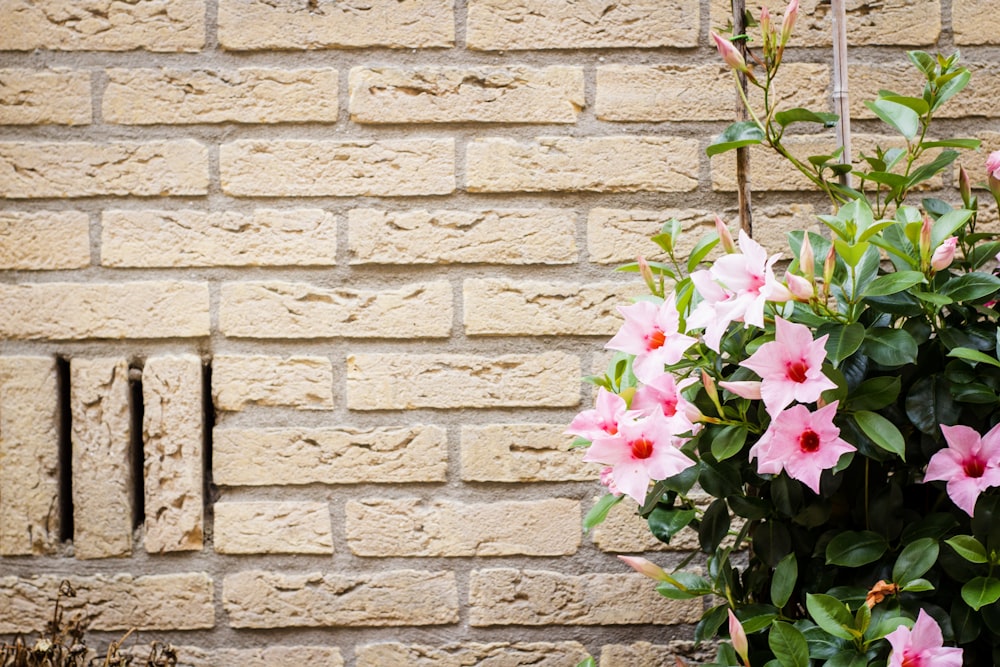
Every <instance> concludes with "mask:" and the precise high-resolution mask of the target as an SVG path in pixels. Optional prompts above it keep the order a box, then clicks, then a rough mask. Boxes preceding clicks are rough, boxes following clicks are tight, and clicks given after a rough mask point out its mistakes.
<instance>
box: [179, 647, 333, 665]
mask: <svg viewBox="0 0 1000 667" xmlns="http://www.w3.org/2000/svg"><path fill="white" fill-rule="evenodd" d="M301 665H323V667H344V657H343V655H342V653H341V651H340V649H339V648H337V647H332V646H267V647H263V648H244V649H239V648H214V649H206V648H202V647H196V646H179V647H177V667H300V666H301Z"/></svg>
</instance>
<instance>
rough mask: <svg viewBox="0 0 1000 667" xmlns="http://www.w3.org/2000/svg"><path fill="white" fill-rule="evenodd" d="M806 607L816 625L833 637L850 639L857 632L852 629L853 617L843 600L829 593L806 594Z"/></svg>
mask: <svg viewBox="0 0 1000 667" xmlns="http://www.w3.org/2000/svg"><path fill="white" fill-rule="evenodd" d="M806 609H807V610H808V611H809V615H810V616H811V617H812V619H813V620H814V621H816V625H818V626H819V627H821V628H823V629H824V630H826V631H827V632H829V633H830V634H831V635H833V636H834V637H840V638H841V639H847V640H851V639H854V638H855V637H856V636H857V635H858V634H859V633H857V632H856V631H855V630H854V619H853V617H852V616H851V612H850V611H849V610H848V609H847V607H846V606H845V605H844V603H843V602H841V601H840V600H838V599H837V598H835V597H833V596H831V595H813V594H811V593H810V594H807V595H806Z"/></svg>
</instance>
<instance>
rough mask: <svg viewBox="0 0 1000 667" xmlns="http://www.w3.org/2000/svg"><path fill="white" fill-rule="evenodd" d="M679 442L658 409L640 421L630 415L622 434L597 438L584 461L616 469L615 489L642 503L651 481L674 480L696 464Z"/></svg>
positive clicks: (620, 432) (622, 427)
mask: <svg viewBox="0 0 1000 667" xmlns="http://www.w3.org/2000/svg"><path fill="white" fill-rule="evenodd" d="M677 443H678V439H677V438H676V436H675V434H674V430H673V425H672V424H671V423H670V421H669V420H668V419H667V418H666V417H665V416H664V414H663V412H662V411H661V410H659V409H657V410H655V411H654V412H653V414H651V415H649V416H646V417H641V418H638V419H633V418H632V417H631V416H630V415H626V417H625V418H624V419H622V421H621V422H620V423H619V425H618V433H617V434H615V435H607V436H602V437H599V438H596V439H595V440H594V442H593V443H592V444H591V445H590V447H589V448H588V449H587V453H586V455H585V456H584V457H583V460H584V461H588V462H591V463H604V464H606V465H610V466H612V471H611V480H612V481H613V482H614V485H615V488H617V489H618V490H619V491H621V492H623V493H625V494H627V495H629V496H630V497H632V498H634V499H635V500H636V501H637V502H638V503H640V504H642V503H643V502H644V501H645V499H646V490H647V489H648V488H649V482H650V481H651V480H660V479H666V478H667V477H672V476H674V475H676V474H677V473H679V472H681V471H682V470H686V469H687V468H689V467H691V466H693V465H694V461H692V460H691V459H689V458H688V457H687V456H685V455H684V454H683V453H682V452H681V450H679V449H678V448H677V447H676V446H675V444H677ZM608 486H609V488H610V484H609V485H608Z"/></svg>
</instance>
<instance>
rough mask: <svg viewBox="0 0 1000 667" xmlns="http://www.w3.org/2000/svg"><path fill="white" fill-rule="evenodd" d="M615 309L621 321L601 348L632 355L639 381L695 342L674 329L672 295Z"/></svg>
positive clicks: (656, 372) (677, 318) (654, 374)
mask: <svg viewBox="0 0 1000 667" xmlns="http://www.w3.org/2000/svg"><path fill="white" fill-rule="evenodd" d="M618 311H619V312H620V313H621V314H622V315H624V316H625V323H624V324H623V325H622V327H621V329H619V330H618V333H616V334H615V336H614V338H612V339H611V340H610V341H608V343H607V345H605V346H604V347H606V348H608V349H610V350H620V351H622V352H627V353H629V354H634V355H636V356H635V362H633V364H632V370H633V371H634V372H635V376H636V377H637V378H639V379H640V380H642V381H643V382H647V381H651V380H654V379H656V378H657V377H659V376H660V375H662V374H663V366H664V365H665V364H676V363H677V362H678V361H680V360H681V358H682V357H683V356H684V352H685V351H686V350H687V349H688V348H689V347H691V345H693V344H694V343H695V342H696V340H695V339H694V338H691V337H690V336H685V335H684V334H682V333H679V332H678V331H677V326H678V324H679V322H680V316H679V315H678V313H677V304H676V301H675V297H674V295H673V294H671V295H670V296H669V297H667V299H666V300H665V301H664V302H663V303H662V304H660V305H659V306H657V305H656V304H654V303H652V302H649V301H639V302H638V303H634V304H632V305H631V306H625V307H623V308H619V309H618Z"/></svg>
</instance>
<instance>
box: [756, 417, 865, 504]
mask: <svg viewBox="0 0 1000 667" xmlns="http://www.w3.org/2000/svg"><path fill="white" fill-rule="evenodd" d="M836 412H837V401H834V402H833V403H830V404H829V405H827V406H826V407H823V408H820V409H819V410H817V411H816V412H809V410H808V409H807V408H806V407H805V406H804V405H795V406H792V407H791V408H789V409H787V410H785V411H784V412H782V413H781V414H779V415H778V416H777V417H775V418H774V420H773V421H772V422H771V425H770V426H769V427H768V429H767V431H766V432H765V433H764V435H762V436H761V437H760V440H758V441H757V444H755V445H754V446H753V447H752V448H751V449H750V458H756V459H757V472H758V473H761V474H764V473H768V474H772V475H777V474H778V473H780V472H781V471H782V470H784V471H785V472H786V473H788V476H789V477H791V478H792V479H797V480H799V481H800V482H802V483H803V484H805V485H806V486H808V487H809V488H810V489H812V490H813V491H814V492H816V493H819V478H820V475H821V474H822V473H823V471H824V470H829V469H830V468H832V467H834V466H835V465H837V461H838V460H839V459H840V457H841V456H843V455H844V454H847V453H848V452H853V451H856V450H857V448H856V447H855V446H854V445H852V444H850V443H848V442H845V441H844V440H842V439H841V438H840V429H839V428H837V427H836V426H835V425H834V423H833V416H834V414H836Z"/></svg>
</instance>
